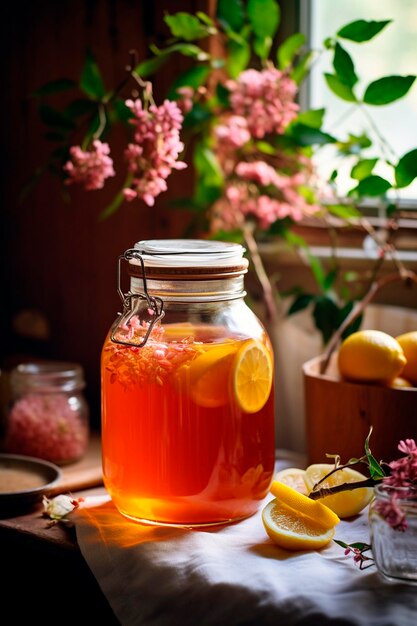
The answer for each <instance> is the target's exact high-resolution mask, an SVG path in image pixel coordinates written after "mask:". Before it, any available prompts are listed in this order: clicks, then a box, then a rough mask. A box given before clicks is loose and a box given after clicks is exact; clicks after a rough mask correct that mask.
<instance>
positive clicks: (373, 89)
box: [363, 76, 416, 106]
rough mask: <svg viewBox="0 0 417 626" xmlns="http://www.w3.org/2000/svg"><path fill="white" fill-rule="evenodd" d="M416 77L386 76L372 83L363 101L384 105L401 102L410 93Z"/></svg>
mask: <svg viewBox="0 0 417 626" xmlns="http://www.w3.org/2000/svg"><path fill="white" fill-rule="evenodd" d="M415 79H416V77H415V76H384V77H383V78H379V79H378V80H375V81H374V82H372V83H370V84H369V85H368V86H367V88H366V91H365V95H364V97H363V101H364V102H365V103H366V104H374V105H377V106H379V105H383V104H389V103H390V102H394V101H395V100H399V99H400V98H402V97H403V96H405V94H406V93H407V92H408V91H409V89H410V87H411V85H412V84H413V83H414V81H415Z"/></svg>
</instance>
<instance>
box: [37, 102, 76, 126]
mask: <svg viewBox="0 0 417 626" xmlns="http://www.w3.org/2000/svg"><path fill="white" fill-rule="evenodd" d="M38 111H39V116H40V118H41V120H42V122H43V123H44V124H46V125H47V126H49V127H50V128H53V129H54V130H56V131H62V132H66V131H70V130H74V128H75V125H74V122H73V121H72V120H71V119H70V118H69V117H68V116H67V115H66V114H65V113H63V112H62V111H59V110H58V109H54V108H52V107H50V106H48V105H47V104H40V105H39V107H38Z"/></svg>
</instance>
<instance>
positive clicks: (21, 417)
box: [4, 362, 89, 465]
mask: <svg viewBox="0 0 417 626" xmlns="http://www.w3.org/2000/svg"><path fill="white" fill-rule="evenodd" d="M10 385H11V393H12V404H11V407H10V410H9V412H8V416H7V420H6V433H5V441H4V448H5V451H6V452H9V453H14V454H24V455H28V456H33V457H38V458H42V459H46V460H48V461H52V462H54V463H57V464H58V465H64V464H67V463H72V462H74V461H77V460H79V459H81V458H82V457H83V455H84V454H85V452H86V449H87V445H88V439H89V415H88V406H87V403H86V401H85V399H84V396H83V394H82V389H83V388H84V386H85V383H84V375H83V370H82V368H81V366H80V365H78V364H75V363H64V362H47V363H24V364H21V365H18V366H17V367H16V368H14V370H12V372H11V375H10Z"/></svg>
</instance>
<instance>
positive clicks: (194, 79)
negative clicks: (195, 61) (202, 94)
mask: <svg viewBox="0 0 417 626" xmlns="http://www.w3.org/2000/svg"><path fill="white" fill-rule="evenodd" d="M209 74H210V67H209V66H208V65H196V66H194V67H191V68H190V69H189V70H186V71H185V72H183V73H182V74H180V75H179V76H178V77H177V78H176V79H175V80H174V82H173V83H172V85H171V87H170V89H169V92H168V96H167V97H168V98H169V99H171V100H172V99H175V98H178V93H177V89H179V88H180V87H192V88H193V89H197V88H198V87H201V85H203V84H204V83H205V81H206V80H207V77H208V76H209Z"/></svg>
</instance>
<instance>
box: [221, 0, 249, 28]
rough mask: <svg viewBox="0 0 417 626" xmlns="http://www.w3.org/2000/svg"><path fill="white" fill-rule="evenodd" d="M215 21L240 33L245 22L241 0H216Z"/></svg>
mask: <svg viewBox="0 0 417 626" xmlns="http://www.w3.org/2000/svg"><path fill="white" fill-rule="evenodd" d="M217 19H219V20H220V21H221V22H223V23H225V24H227V25H228V26H229V27H230V28H231V29H232V30H234V31H240V29H241V28H242V26H243V24H244V20H245V16H244V11H243V4H242V0H217Z"/></svg>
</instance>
